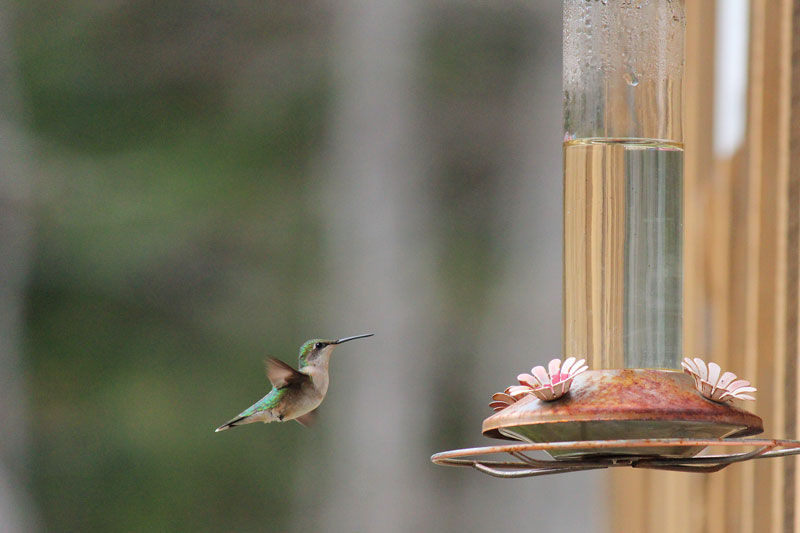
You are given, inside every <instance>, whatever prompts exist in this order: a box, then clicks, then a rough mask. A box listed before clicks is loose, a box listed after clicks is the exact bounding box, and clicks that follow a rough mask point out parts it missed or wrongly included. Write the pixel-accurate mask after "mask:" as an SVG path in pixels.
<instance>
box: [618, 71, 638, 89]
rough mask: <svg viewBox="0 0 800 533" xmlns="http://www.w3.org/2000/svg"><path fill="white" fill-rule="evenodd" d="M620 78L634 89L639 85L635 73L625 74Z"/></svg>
mask: <svg viewBox="0 0 800 533" xmlns="http://www.w3.org/2000/svg"><path fill="white" fill-rule="evenodd" d="M622 77H623V78H624V79H625V83H627V84H628V85H630V86H631V87H636V86H637V85H639V77H638V76H636V73H635V72H626V73H625V74H623V76H622Z"/></svg>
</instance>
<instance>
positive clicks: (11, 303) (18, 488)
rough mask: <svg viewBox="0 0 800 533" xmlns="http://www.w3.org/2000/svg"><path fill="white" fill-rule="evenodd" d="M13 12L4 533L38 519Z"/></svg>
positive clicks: (0, 60)
mask: <svg viewBox="0 0 800 533" xmlns="http://www.w3.org/2000/svg"><path fill="white" fill-rule="evenodd" d="M9 11H10V10H9V7H8V5H7V4H6V3H5V2H3V3H0V87H3V92H2V94H0V139H2V142H0V406H2V409H0V428H2V433H3V439H2V441H0V529H2V530H3V531H8V532H14V531H31V530H32V529H35V519H34V514H33V509H32V506H31V504H30V502H29V499H28V496H27V488H28V479H27V478H28V472H29V470H28V448H29V441H28V434H27V431H26V424H27V420H28V409H27V407H28V405H27V393H26V392H27V391H26V387H25V376H24V371H23V365H22V357H21V344H22V343H21V340H22V326H23V302H24V291H25V283H26V279H27V275H28V268H29V261H28V260H29V255H30V254H29V251H30V246H29V243H30V229H31V224H30V219H29V215H28V213H27V211H26V207H25V206H26V204H27V199H28V179H27V176H26V175H25V172H24V170H23V168H24V166H25V149H24V143H25V141H24V135H23V134H22V132H21V129H20V126H19V120H18V118H19V117H18V113H19V102H18V99H17V95H16V93H15V88H16V83H15V81H16V79H15V78H16V76H15V73H14V61H13V54H12V50H11V39H10V38H9V35H8V33H7V30H8V27H7V22H8V20H9V17H8V16H7V15H8V14H9Z"/></svg>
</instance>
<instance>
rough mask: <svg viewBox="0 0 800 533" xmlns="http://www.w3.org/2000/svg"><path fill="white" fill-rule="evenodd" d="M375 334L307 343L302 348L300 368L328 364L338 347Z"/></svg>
mask: <svg viewBox="0 0 800 533" xmlns="http://www.w3.org/2000/svg"><path fill="white" fill-rule="evenodd" d="M372 335H374V333H367V334H365V335H354V336H352V337H344V338H342V339H334V340H326V339H311V340H310V341H306V342H305V343H303V345H302V346H301V347H300V357H299V358H298V360H299V365H298V366H299V367H300V368H303V367H304V366H308V365H316V364H320V363H325V364H327V362H328V360H329V359H330V356H331V352H333V349H334V348H336V347H337V346H338V345H340V344H342V343H343V342H347V341H352V340H355V339H363V338H364V337H372Z"/></svg>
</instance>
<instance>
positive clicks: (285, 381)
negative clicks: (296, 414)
mask: <svg viewBox="0 0 800 533" xmlns="http://www.w3.org/2000/svg"><path fill="white" fill-rule="evenodd" d="M264 365H265V366H266V368H267V378H269V382H270V383H272V386H273V387H275V388H276V389H282V388H284V387H289V386H292V385H302V384H303V383H305V382H306V381H308V380H309V379H310V378H309V377H308V376H307V375H305V374H303V373H302V372H298V371H297V370H295V369H294V368H292V367H291V366H289V365H287V364H286V363H284V362H283V361H280V360H278V359H273V358H272V357H270V358H268V359H267V360H266V361H264Z"/></svg>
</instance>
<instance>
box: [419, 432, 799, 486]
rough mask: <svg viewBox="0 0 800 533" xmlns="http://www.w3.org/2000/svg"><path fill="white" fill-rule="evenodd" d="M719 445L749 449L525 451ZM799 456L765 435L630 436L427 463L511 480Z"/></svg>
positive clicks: (702, 469) (452, 454)
mask: <svg viewBox="0 0 800 533" xmlns="http://www.w3.org/2000/svg"><path fill="white" fill-rule="evenodd" d="M708 446H723V447H726V448H742V447H744V448H752V449H751V450H749V451H744V452H738V453H729V454H720V455H702V456H698V457H667V458H665V457H658V456H654V455H652V454H647V455H645V456H636V455H630V454H629V453H627V454H614V455H594V456H592V457H584V458H583V459H576V460H571V461H565V460H563V459H558V460H557V459H535V458H533V457H530V456H529V455H527V454H526V453H525V452H531V451H537V450H542V451H545V450H546V451H548V453H550V454H551V455H552V450H554V449H557V450H561V451H566V452H568V451H569V450H571V449H586V448H591V449H593V450H596V451H597V452H600V453H602V452H603V451H604V450H605V451H606V452H607V451H608V450H629V451H630V450H641V449H649V450H655V449H663V448H667V449H673V448H676V447H678V448H680V447H685V448H692V449H694V448H700V449H704V448H706V447H708ZM498 454H508V455H510V456H511V457H512V458H514V459H516V460H515V461H498V460H489V459H476V458H475V457H480V456H490V455H498ZM787 455H800V441H796V440H769V439H631V440H597V441H578V442H542V443H537V444H506V445H502V446H485V447H482V448H465V449H463V450H452V451H448V452H441V453H437V454H436V455H434V456H433V457H431V461H433V462H434V463H435V464H438V465H444V466H460V467H469V468H474V469H476V470H478V471H479V472H483V473H485V474H488V475H490V476H493V477H499V478H505V479H513V478H523V477H534V476H544V475H548V474H563V473H566V472H580V471H583V470H597V469H601V468H613V467H620V466H630V467H633V468H649V469H654V470H674V471H678V472H696V473H711V472H717V471H719V470H722V469H723V468H725V467H726V466H728V465H731V464H734V463H740V462H742V461H747V460H749V459H768V458H773V457H785V456H787Z"/></svg>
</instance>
